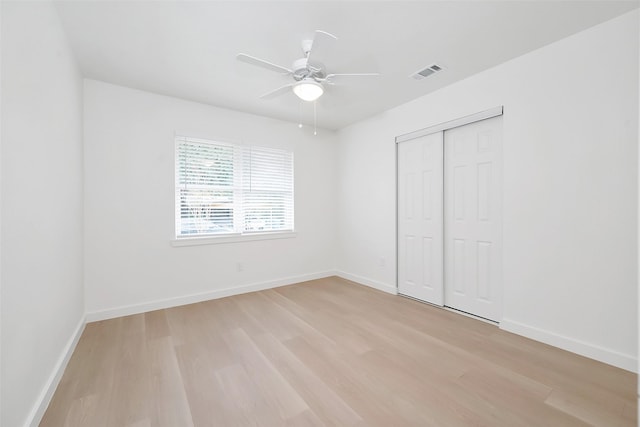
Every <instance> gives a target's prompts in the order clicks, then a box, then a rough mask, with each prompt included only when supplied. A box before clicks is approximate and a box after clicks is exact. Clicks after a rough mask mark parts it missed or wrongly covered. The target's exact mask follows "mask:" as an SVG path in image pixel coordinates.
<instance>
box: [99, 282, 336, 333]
mask: <svg viewBox="0 0 640 427" xmlns="http://www.w3.org/2000/svg"><path fill="white" fill-rule="evenodd" d="M335 275H336V272H335V271H333V270H330V271H322V272H318V273H310V274H303V275H301V276H292V277H283V278H280V279H275V280H268V281H266V282H259V283H252V284H249V285H242V286H235V287H233V288H224V289H216V290H213V291H209V292H202V293H198V294H191V295H184V296H180V297H175V298H167V299H162V300H156V301H150V302H145V303H141V304H132V305H126V306H121V307H115V308H109V309H106V310H100V311H94V312H90V313H87V322H97V321H99V320H107V319H114V318H116V317H122V316H129V315H132V314H140V313H146V312H148V311H154V310H161V309H164V308H171V307H177V306H180V305H186V304H194V303H197V302H202V301H208V300H212V299H218V298H224V297H229V296H233V295H239V294H246V293H248V292H256V291H263V290H265V289H272V288H277V287H280V286H287V285H293V284H294V283H300V282H306V281H308V280H315V279H322V278H324V277H330V276H335Z"/></svg>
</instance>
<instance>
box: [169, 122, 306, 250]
mask: <svg viewBox="0 0 640 427" xmlns="http://www.w3.org/2000/svg"><path fill="white" fill-rule="evenodd" d="M185 141H186V142H189V141H191V142H195V143H205V144H212V145H218V146H228V147H231V148H232V149H233V150H234V151H233V159H234V161H233V164H234V171H233V186H232V189H233V205H232V209H233V212H234V213H233V227H234V230H235V231H233V232H226V233H209V234H205V233H202V234H197V233H194V234H182V235H178V230H179V224H180V221H181V203H180V201H179V196H178V194H179V189H180V165H179V160H180V154H179V147H180V145H181V143H183V142H185ZM252 147H256V148H259V149H275V150H283V151H286V153H287V154H288V155H289V156H291V226H292V227H291V229H282V230H265V231H245V230H244V225H243V223H244V221H245V218H244V212H243V202H242V195H243V190H244V186H243V183H242V179H243V176H244V173H243V166H244V161H243V158H244V155H245V150H250V149H251V148H252ZM173 155H174V162H173V164H174V185H173V204H174V221H173V233H172V234H173V237H172V239H171V240H170V243H171V246H175V247H180V246H193V245H208V244H220V243H235V242H242V241H257V240H271V239H287V238H293V237H296V236H297V232H296V230H295V186H294V181H295V175H294V153H293V151H289V150H286V149H282V148H278V147H266V146H257V145H246V144H242V143H239V142H233V141H228V140H224V139H219V138H217V139H210V138H202V137H192V136H187V135H185V134H183V133H176V134H175V135H174V146H173ZM238 230H240V231H238Z"/></svg>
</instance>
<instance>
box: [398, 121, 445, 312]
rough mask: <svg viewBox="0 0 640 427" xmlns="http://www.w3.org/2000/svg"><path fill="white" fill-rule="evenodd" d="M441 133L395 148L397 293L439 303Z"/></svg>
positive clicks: (441, 209)
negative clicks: (396, 162)
mask: <svg viewBox="0 0 640 427" xmlns="http://www.w3.org/2000/svg"><path fill="white" fill-rule="evenodd" d="M442 138H443V136H442V132H438V133H434V134H431V135H427V136H423V137H420V138H416V139H413V140H410V141H406V142H403V143H401V144H398V292H399V293H401V294H403V295H406V296H410V297H413V298H417V299H420V300H423V301H427V302H430V303H433V304H438V305H443V281H442V274H443V258H442V256H443V242H442V232H443V224H442V214H443V206H442V202H443V197H442V191H443V182H442V179H443V164H442V161H443V152H442V150H443V139H442Z"/></svg>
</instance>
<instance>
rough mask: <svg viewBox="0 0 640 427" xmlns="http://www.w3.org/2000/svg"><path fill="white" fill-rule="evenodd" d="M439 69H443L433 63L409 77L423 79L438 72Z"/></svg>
mask: <svg viewBox="0 0 640 427" xmlns="http://www.w3.org/2000/svg"><path fill="white" fill-rule="evenodd" d="M438 71H442V67H441V66H439V65H436V64H432V65H429V66H428V67H427V68H423V69H422V70H420V71H417V72H415V73H413V74H411V75H410V76H409V77H413V78H414V79H416V80H422V79H424V78H425V77H429V76H430V75H432V74H435V73H437V72H438Z"/></svg>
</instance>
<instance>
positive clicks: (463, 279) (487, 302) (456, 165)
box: [444, 116, 502, 321]
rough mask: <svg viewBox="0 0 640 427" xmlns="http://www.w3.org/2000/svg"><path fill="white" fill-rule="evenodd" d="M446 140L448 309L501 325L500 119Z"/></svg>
mask: <svg viewBox="0 0 640 427" xmlns="http://www.w3.org/2000/svg"><path fill="white" fill-rule="evenodd" d="M444 138H445V141H444V146H445V148H444V151H445V153H444V158H445V162H444V163H445V164H444V174H445V179H444V182H445V202H444V205H445V213H444V216H445V217H444V224H445V231H444V235H445V238H444V239H445V243H444V246H445V256H444V259H445V273H444V275H445V281H446V286H445V305H446V306H448V307H451V308H455V309H458V310H461V311H465V312H467V313H471V314H474V315H477V316H480V317H484V318H486V319H490V320H494V321H499V320H500V317H501V299H502V277H501V262H502V260H501V252H502V251H501V240H502V239H501V211H502V207H501V191H502V189H501V182H502V177H501V174H502V162H501V152H502V116H499V117H494V118H491V119H487V120H482V121H479V122H476V123H472V124H468V125H465V126H461V127H457V128H454V129H451V130H448V131H446V132H445V136H444Z"/></svg>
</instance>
